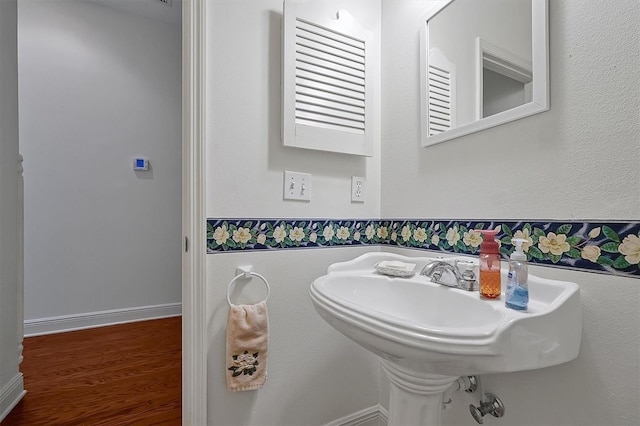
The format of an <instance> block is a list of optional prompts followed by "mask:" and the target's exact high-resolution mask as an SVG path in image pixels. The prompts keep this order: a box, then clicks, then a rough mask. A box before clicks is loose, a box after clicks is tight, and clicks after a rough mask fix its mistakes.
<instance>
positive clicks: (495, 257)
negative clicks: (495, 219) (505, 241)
mask: <svg viewBox="0 0 640 426" xmlns="http://www.w3.org/2000/svg"><path fill="white" fill-rule="evenodd" d="M478 232H481V233H482V244H480V280H479V281H480V297H483V298H486V299H497V298H499V297H500V293H501V291H502V282H501V280H500V247H498V243H497V242H496V240H495V237H496V234H497V233H498V231H495V230H480V231H478Z"/></svg>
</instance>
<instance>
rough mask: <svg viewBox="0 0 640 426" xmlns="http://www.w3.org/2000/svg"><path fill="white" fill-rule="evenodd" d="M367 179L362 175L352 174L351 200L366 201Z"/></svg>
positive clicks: (356, 201)
mask: <svg viewBox="0 0 640 426" xmlns="http://www.w3.org/2000/svg"><path fill="white" fill-rule="evenodd" d="M366 183H367V180H366V179H365V178H363V177H360V176H351V202H355V203H364V195H365V186H366V185H365V184H366Z"/></svg>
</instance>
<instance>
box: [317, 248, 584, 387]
mask: <svg viewBox="0 0 640 426" xmlns="http://www.w3.org/2000/svg"><path fill="white" fill-rule="evenodd" d="M382 260H401V261H405V262H410V263H416V264H417V266H416V271H417V272H419V271H420V270H421V269H422V266H424V265H425V264H426V263H427V262H429V261H431V260H435V259H430V258H426V257H420V258H416V257H405V256H400V255H396V254H390V253H367V254H365V255H363V256H360V257H358V258H356V259H354V260H351V261H349V262H342V263H336V264H333V265H331V266H330V267H329V269H328V273H327V275H324V276H322V277H320V278H318V279H316V280H315V281H314V282H313V284H312V285H311V289H310V295H311V300H312V301H313V305H314V307H315V309H316V310H317V312H318V313H319V314H320V316H322V318H324V319H325V320H326V321H327V322H328V323H329V324H331V325H332V326H333V327H334V328H335V329H337V330H338V331H340V332H341V333H343V334H344V335H346V336H347V337H349V338H351V339H352V340H354V341H356V342H357V343H359V344H360V345H362V346H363V347H365V348H367V349H369V350H370V351H372V352H373V353H375V354H377V355H378V356H380V357H381V358H383V359H384V360H387V361H389V362H391V363H393V364H394V365H395V366H396V367H398V368H403V369H407V371H413V372H424V373H433V374H438V375H447V376H456V377H457V376H461V375H473V374H485V373H505V372H513V371H521V370H531V369H537V368H543V367H549V366H553V365H557V364H561V363H564V362H567V361H570V360H572V359H574V358H575V357H576V356H577V355H578V351H579V348H580V339H581V334H582V320H581V308H580V293H579V288H578V285H577V284H575V283H571V282H564V281H553V280H547V279H543V278H539V277H536V276H533V275H531V274H529V298H530V300H529V309H528V310H527V311H526V312H521V311H514V310H511V309H508V308H506V307H505V306H504V295H503V296H502V297H501V298H500V299H496V300H484V299H480V295H479V293H478V292H477V291H473V292H469V291H464V290H459V289H455V288H450V287H446V286H443V285H441V284H436V283H433V282H431V280H430V278H428V277H425V276H422V275H418V274H416V275H415V276H413V277H411V278H395V277H388V276H384V275H381V274H378V273H377V272H375V268H374V266H375V264H376V263H378V262H380V261H382ZM465 260H469V258H466V259H465ZM506 272H507V271H506V270H503V283H504V282H506Z"/></svg>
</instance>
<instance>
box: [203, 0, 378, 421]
mask: <svg viewBox="0 0 640 426" xmlns="http://www.w3.org/2000/svg"><path fill="white" fill-rule="evenodd" d="M345 3H346V2H340V1H335V2H334V4H335V5H336V7H335V10H337V9H338V8H339V7H338V6H339V5H340V4H342V5H343V7H344V4H345ZM350 4H351V6H350V7H346V8H347V9H348V10H349V11H350V12H351V13H352V15H354V16H355V17H358V16H362V17H363V18H362V19H363V21H364V23H365V24H364V25H365V27H372V28H371V29H372V30H373V31H374V32H375V33H377V34H379V25H380V5H379V4H376V3H374V2H370V1H368V0H358V1H355V2H354V1H351V2H350ZM207 8H208V9H207V10H208V16H207V27H208V31H209V34H208V35H207V41H208V47H207V55H208V63H207V85H208V87H207V90H208V92H207V111H208V113H207V117H208V119H209V120H210V121H209V122H208V124H207V132H208V134H207V217H210V218H215V217H218V218H220V217H240V218H242V217H258V218H268V217H273V218H291V217H295V218H298V217H311V218H323V217H326V218H333V217H335V218H370V217H373V218H375V217H378V216H379V214H380V204H379V189H380V187H379V179H380V158H379V152H380V145H379V143H378V142H376V143H375V148H374V152H375V154H374V156H373V157H372V158H362V157H356V156H349V155H344V154H334V153H327V152H319V151H309V150H303V149H298V148H285V147H283V146H282V142H281V139H280V123H281V115H280V90H281V89H280V72H281V66H280V64H281V38H280V37H281V22H282V1H281V0H269V1H264V0H242V1H239V0H216V1H211V2H208V3H207ZM379 90H380V86H379V84H378V85H377V87H376V95H377V96H378V97H379V94H380V91H379ZM375 122H376V123H379V122H380V121H379V111H378V112H377V117H376V120H375ZM284 170H293V171H300V172H308V173H311V174H312V182H313V195H312V200H311V201H310V202H307V203H305V202H295V201H283V200H282V195H283V194H282V182H283V171H284ZM352 175H356V176H364V177H366V178H367V200H366V202H365V203H364V204H359V203H353V204H352V203H351V201H350V194H351V192H350V188H351V176H352ZM366 250H367V249H366V248H340V249H314V250H287V251H272V252H248V253H234V254H228V253H224V254H210V255H208V256H207V291H208V298H207V301H208V324H209V328H210V335H211V340H210V342H209V345H210V349H209V357H208V359H209V371H208V375H209V377H208V383H209V384H208V391H209V405H208V417H209V424H210V425H280V426H286V425H291V426H293V425H302V424H304V425H319V424H325V423H327V422H329V421H331V420H334V419H337V418H340V417H342V416H345V415H348V414H351V413H353V412H356V411H358V410H361V409H363V408H366V407H370V406H373V405H375V404H377V402H378V381H379V377H378V369H377V361H376V360H375V358H374V357H373V356H371V355H370V354H368V353H367V352H366V351H365V350H364V349H361V348H360V347H358V346H356V345H355V344H354V343H352V342H350V341H349V340H347V339H346V338H344V337H343V336H342V335H340V334H339V333H338V332H336V331H335V330H333V329H331V328H330V327H329V326H328V325H327V324H326V323H324V321H323V320H322V319H321V318H320V317H319V316H318V315H317V314H316V313H315V311H314V310H313V308H312V306H311V302H310V299H309V296H308V289H309V285H310V284H311V282H312V281H313V279H315V278H316V277H318V276H320V275H322V274H324V273H325V272H326V268H327V267H328V266H329V265H330V264H331V263H334V262H336V261H339V260H346V259H349V258H353V257H356V256H357V255H359V254H360V253H362V252H363V251H366ZM247 263H248V264H253V265H254V267H255V271H256V272H259V273H261V274H263V275H264V276H265V277H266V278H267V279H268V280H269V282H270V283H271V287H272V294H271V296H270V298H269V303H268V308H269V314H270V330H271V333H270V342H269V367H268V375H269V376H268V379H267V382H266V384H265V386H264V387H263V388H262V389H260V390H257V391H251V392H241V393H230V392H229V391H227V389H226V385H225V374H226V369H225V361H224V350H225V325H226V315H227V302H226V299H225V294H226V289H227V284H228V283H229V281H230V280H231V279H232V278H233V276H234V273H235V267H236V266H237V265H242V264H247ZM254 285H255V286H256V288H258V289H260V288H261V283H260V282H259V281H255V282H254ZM250 287H252V286H250ZM248 289H249V287H248V288H247V290H248ZM256 297H257V296H256ZM236 303H241V300H238V301H236Z"/></svg>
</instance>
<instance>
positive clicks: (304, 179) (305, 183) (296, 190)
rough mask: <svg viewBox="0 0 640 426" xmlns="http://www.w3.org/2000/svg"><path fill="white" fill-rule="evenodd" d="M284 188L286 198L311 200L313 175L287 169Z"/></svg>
mask: <svg viewBox="0 0 640 426" xmlns="http://www.w3.org/2000/svg"><path fill="white" fill-rule="evenodd" d="M282 190H283V193H284V199H285V200H302V201H309V200H311V175H310V174H309V173H298V172H288V171H285V172H284V186H283V188H282Z"/></svg>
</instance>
